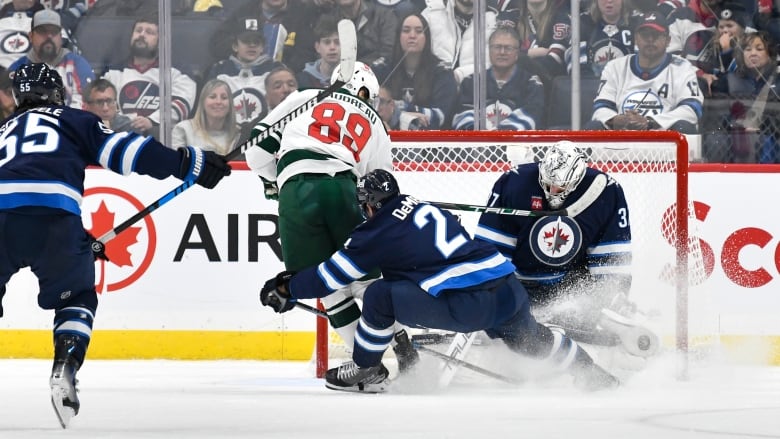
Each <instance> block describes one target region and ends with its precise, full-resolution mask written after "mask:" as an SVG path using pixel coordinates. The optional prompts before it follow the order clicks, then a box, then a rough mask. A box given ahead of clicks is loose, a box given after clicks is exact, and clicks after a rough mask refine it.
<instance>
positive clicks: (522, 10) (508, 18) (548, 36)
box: [496, 0, 571, 83]
mask: <svg viewBox="0 0 780 439" xmlns="http://www.w3.org/2000/svg"><path fill="white" fill-rule="evenodd" d="M498 5H499V6H500V7H498V8H497V11H498V17H497V18H496V24H497V25H514V26H516V27H517V31H518V33H519V34H520V40H521V42H522V44H521V46H520V50H521V53H522V54H524V55H526V56H528V58H530V59H531V62H530V63H529V64H528V68H529V69H530V70H532V71H534V72H535V73H537V74H538V75H539V77H540V78H541V79H542V81H543V82H544V83H548V82H549V81H550V80H551V79H552V78H553V77H555V76H558V75H565V74H566V68H565V66H564V57H565V54H566V50H567V49H568V48H569V44H570V42H571V36H570V34H571V20H570V19H569V15H568V14H569V10H570V7H569V5H568V2H565V1H563V0H509V1H506V2H498ZM521 62H526V61H521Z"/></svg>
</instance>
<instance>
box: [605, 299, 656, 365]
mask: <svg viewBox="0 0 780 439" xmlns="http://www.w3.org/2000/svg"><path fill="white" fill-rule="evenodd" d="M601 314H602V318H601V320H600V321H599V325H600V326H601V327H603V328H604V329H606V330H608V331H611V332H614V333H615V334H617V335H618V337H620V342H621V345H622V346H623V348H624V349H625V350H626V352H628V353H629V354H631V355H635V356H637V357H643V358H647V357H652V356H653V355H655V354H656V353H657V352H658V349H659V346H660V341H659V339H658V336H657V335H656V334H655V333H653V332H652V331H651V330H650V329H648V328H646V327H644V326H641V325H639V324H638V323H636V322H634V321H632V320H631V319H628V318H626V317H624V316H622V315H620V314H618V313H616V312H615V311H612V310H609V309H606V308H605V309H603V310H601Z"/></svg>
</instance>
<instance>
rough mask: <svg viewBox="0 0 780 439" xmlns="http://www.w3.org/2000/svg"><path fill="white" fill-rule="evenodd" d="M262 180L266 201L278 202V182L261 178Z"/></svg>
mask: <svg viewBox="0 0 780 439" xmlns="http://www.w3.org/2000/svg"><path fill="white" fill-rule="evenodd" d="M260 180H263V188H264V189H265V199H266V200H278V199H279V187H278V186H276V182H275V181H269V180H266V179H265V178H263V177H260Z"/></svg>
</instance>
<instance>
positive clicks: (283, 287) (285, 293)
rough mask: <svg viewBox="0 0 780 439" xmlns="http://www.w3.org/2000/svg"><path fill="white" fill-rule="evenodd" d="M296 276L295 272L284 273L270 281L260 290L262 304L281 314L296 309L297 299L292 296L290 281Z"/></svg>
mask: <svg viewBox="0 0 780 439" xmlns="http://www.w3.org/2000/svg"><path fill="white" fill-rule="evenodd" d="M294 274H295V272H294V271H283V272H281V273H279V274H277V275H276V277H274V278H273V279H269V280H268V281H267V282H266V283H265V285H263V289H262V290H260V302H261V303H262V304H263V305H265V306H270V307H271V308H273V310H274V311H276V312H278V313H280V314H281V313H283V312H287V311H289V310H291V309H293V308H295V303H296V302H297V299H295V298H294V297H292V296H290V279H292V277H293V275H294Z"/></svg>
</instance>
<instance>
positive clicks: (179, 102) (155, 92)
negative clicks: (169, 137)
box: [103, 66, 196, 123]
mask: <svg viewBox="0 0 780 439" xmlns="http://www.w3.org/2000/svg"><path fill="white" fill-rule="evenodd" d="M170 72H171V103H172V108H173V114H172V118H173V122H179V121H182V120H185V119H188V118H190V116H191V114H190V113H191V112H192V110H193V109H194V108H195V93H196V85H195V81H193V80H192V79H191V78H190V77H189V76H187V75H185V74H184V73H181V72H180V71H179V70H177V69H175V68H172V69H171V70H170ZM159 75H160V69H159V68H158V67H156V66H155V67H152V68H151V69H149V70H146V71H144V72H141V71H139V70H136V69H135V68H133V67H125V68H124V69H122V70H109V71H108V72H106V74H105V75H103V78H105V79H108V80H109V81H111V83H113V84H114V86H116V89H117V101H118V102H119V111H120V112H121V113H122V114H124V115H126V116H128V117H130V118H131V119H132V118H134V117H136V116H144V117H148V118H149V119H150V120H152V121H153V122H154V123H160V88H159Z"/></svg>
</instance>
